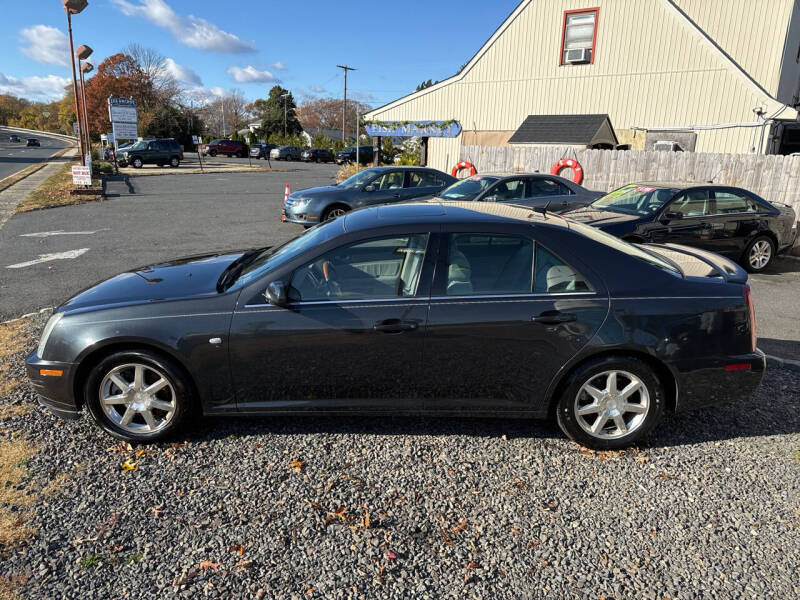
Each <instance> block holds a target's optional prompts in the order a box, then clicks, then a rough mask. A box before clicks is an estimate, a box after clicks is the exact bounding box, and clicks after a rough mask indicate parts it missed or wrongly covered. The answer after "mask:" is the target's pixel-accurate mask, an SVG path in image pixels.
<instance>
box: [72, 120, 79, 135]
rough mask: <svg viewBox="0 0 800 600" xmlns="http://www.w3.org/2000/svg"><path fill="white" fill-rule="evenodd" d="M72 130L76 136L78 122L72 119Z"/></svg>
mask: <svg viewBox="0 0 800 600" xmlns="http://www.w3.org/2000/svg"><path fill="white" fill-rule="evenodd" d="M72 131H73V132H74V133H75V137H78V122H77V121H74V122H73V123H72Z"/></svg>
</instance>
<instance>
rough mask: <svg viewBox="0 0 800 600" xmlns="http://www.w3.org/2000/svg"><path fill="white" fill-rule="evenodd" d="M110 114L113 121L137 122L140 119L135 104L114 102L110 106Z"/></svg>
mask: <svg viewBox="0 0 800 600" xmlns="http://www.w3.org/2000/svg"><path fill="white" fill-rule="evenodd" d="M108 114H109V116H110V118H111V122H112V123H116V122H120V123H136V121H138V120H139V118H138V115H137V114H136V107H135V106H115V105H113V104H112V105H110V106H109V107H108Z"/></svg>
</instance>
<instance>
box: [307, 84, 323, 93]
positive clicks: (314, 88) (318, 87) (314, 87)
mask: <svg viewBox="0 0 800 600" xmlns="http://www.w3.org/2000/svg"><path fill="white" fill-rule="evenodd" d="M308 89H309V90H311V91H312V92H313V93H315V94H321V93H322V92H324V91H325V88H324V87H322V86H321V85H312V86H311V87H309V88H308Z"/></svg>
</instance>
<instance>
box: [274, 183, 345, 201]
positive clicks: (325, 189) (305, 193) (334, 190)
mask: <svg viewBox="0 0 800 600" xmlns="http://www.w3.org/2000/svg"><path fill="white" fill-rule="evenodd" d="M351 191H352V190H346V189H343V188H340V187H337V186H335V185H323V186H320V187H314V188H308V189H307V190H299V191H297V192H295V193H294V194H292V195H290V196H289V198H291V199H292V200H314V199H315V198H330V196H331V195H334V194H344V193H347V192H351Z"/></svg>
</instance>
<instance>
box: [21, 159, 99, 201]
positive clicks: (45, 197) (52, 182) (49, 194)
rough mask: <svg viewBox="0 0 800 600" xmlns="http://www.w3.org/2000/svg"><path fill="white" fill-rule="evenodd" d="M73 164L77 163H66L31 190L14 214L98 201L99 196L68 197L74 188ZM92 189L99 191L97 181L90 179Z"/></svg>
mask: <svg viewBox="0 0 800 600" xmlns="http://www.w3.org/2000/svg"><path fill="white" fill-rule="evenodd" d="M73 164H77V163H67V164H66V165H64V167H63V168H62V169H59V170H58V171H56V172H55V173H54V174H53V175H51V176H50V177H49V178H48V179H47V180H45V182H44V183H42V185H40V186H39V187H38V188H36V189H35V190H33V191H32V192H31V193H30V194H29V195H28V197H27V198H25V200H23V201H22V202H20V203H19V205H18V206H17V210H16V212H18V213H21V212H29V211H32V210H41V209H43V208H52V207H54V206H68V205H72V204H84V203H86V202H92V201H94V200H99V199H100V198H101V196H100V195H99V194H93V195H86V196H70V194H69V192H70V190H71V189H73V187H74V186H73V185H72V165H73ZM92 189H98V190H99V189H100V182H99V180H96V179H92Z"/></svg>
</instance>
